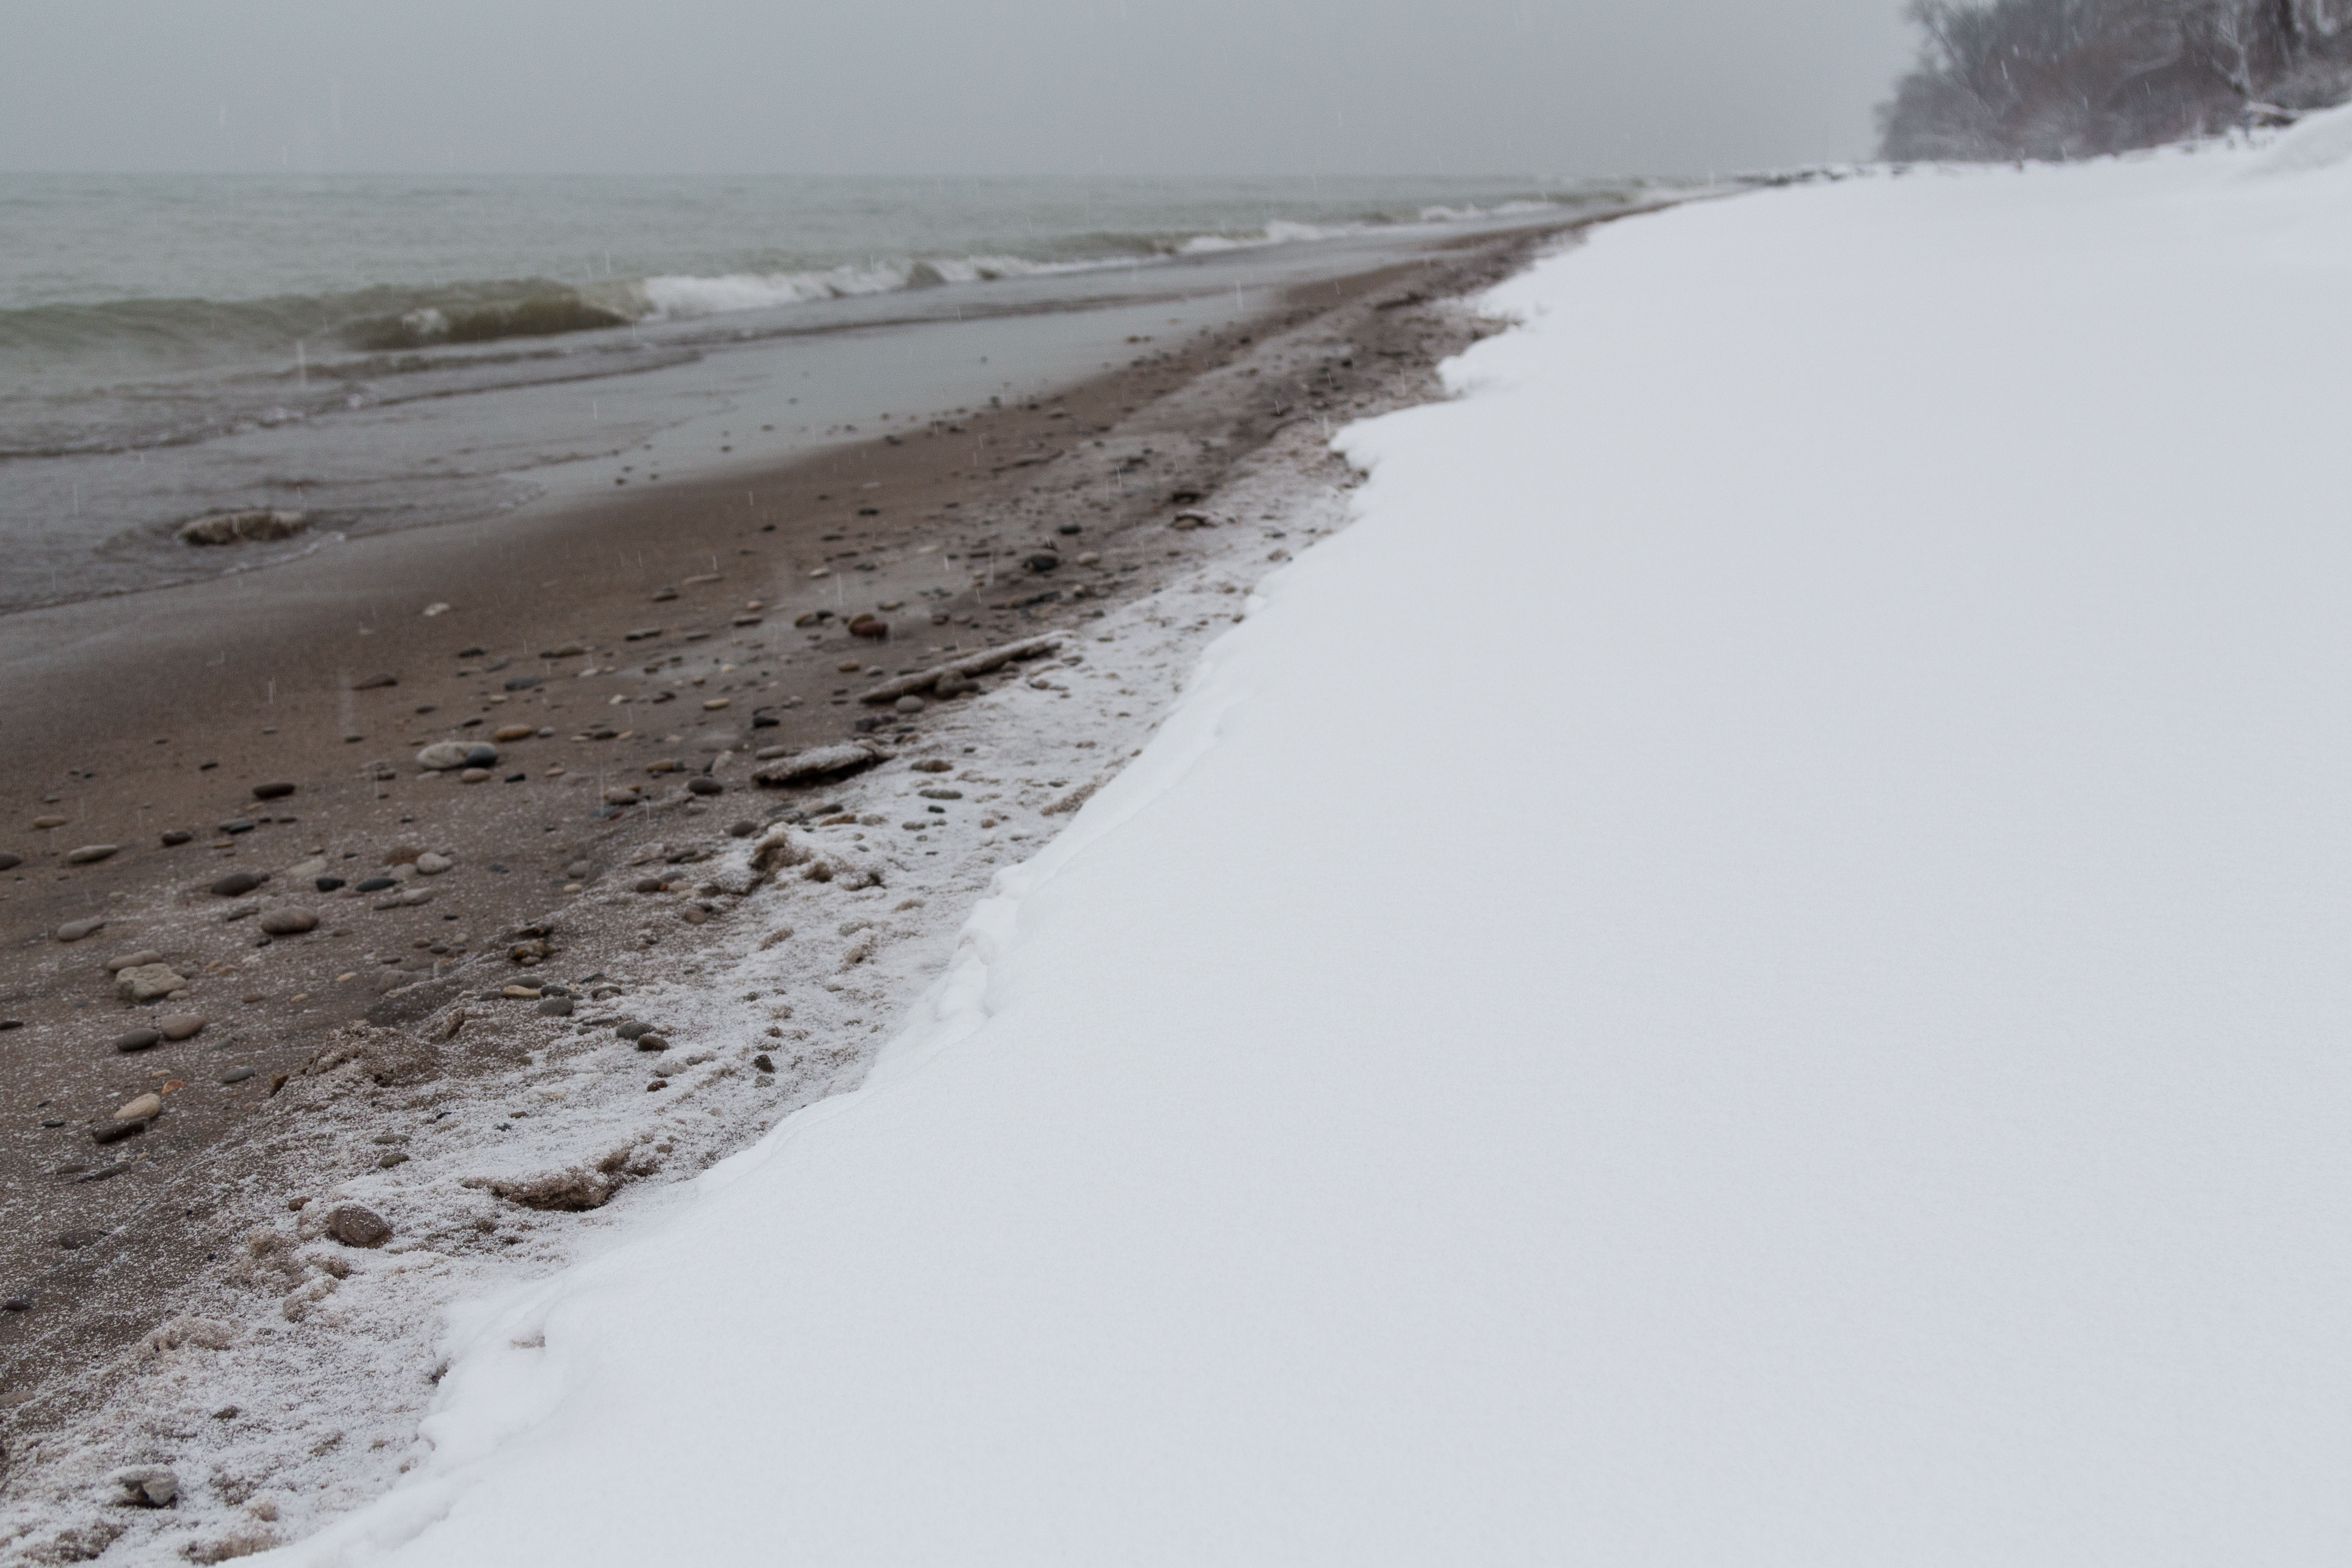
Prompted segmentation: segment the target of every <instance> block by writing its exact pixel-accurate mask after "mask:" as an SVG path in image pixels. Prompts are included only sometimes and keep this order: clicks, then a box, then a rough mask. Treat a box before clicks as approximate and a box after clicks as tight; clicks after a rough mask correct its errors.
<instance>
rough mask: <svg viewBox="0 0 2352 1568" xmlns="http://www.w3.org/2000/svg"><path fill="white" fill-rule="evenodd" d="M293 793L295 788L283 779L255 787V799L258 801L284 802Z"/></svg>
mask: <svg viewBox="0 0 2352 1568" xmlns="http://www.w3.org/2000/svg"><path fill="white" fill-rule="evenodd" d="M292 793H294V786H293V785H291V784H289V783H288V782H287V781H286V780H285V779H273V780H272V781H270V782H269V783H267V784H256V785H255V786H254V787H253V798H254V799H255V800H284V799H285V798H286V797H287V796H289V795H291V794H292Z"/></svg>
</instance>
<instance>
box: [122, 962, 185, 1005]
mask: <svg viewBox="0 0 2352 1568" xmlns="http://www.w3.org/2000/svg"><path fill="white" fill-rule="evenodd" d="M187 983H188V982H187V980H186V979H185V978H184V977H182V976H181V974H180V972H179V971H178V970H177V969H174V968H173V967H171V966H170V965H169V964H140V965H136V966H134V967H131V968H128V969H125V970H123V971H122V972H121V974H119V975H117V976H115V977H114V988H115V991H116V992H117V994H119V995H120V996H121V998H122V999H123V1000H124V1001H126V1002H159V1001H162V1000H163V998H165V997H168V996H171V995H172V994H173V993H174V992H176V991H179V990H182V989H184V988H186V986H187Z"/></svg>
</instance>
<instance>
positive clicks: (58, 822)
mask: <svg viewBox="0 0 2352 1568" xmlns="http://www.w3.org/2000/svg"><path fill="white" fill-rule="evenodd" d="M70 821H73V819H72V818H71V817H36V818H34V819H33V826H35V827H37V828H42V829H47V828H62V827H64V826H65V825H66V824H67V823H68V822H70Z"/></svg>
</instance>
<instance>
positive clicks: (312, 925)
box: [261, 909, 319, 936]
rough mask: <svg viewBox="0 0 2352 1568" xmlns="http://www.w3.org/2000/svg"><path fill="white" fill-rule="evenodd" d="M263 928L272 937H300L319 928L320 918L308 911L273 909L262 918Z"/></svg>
mask: <svg viewBox="0 0 2352 1568" xmlns="http://www.w3.org/2000/svg"><path fill="white" fill-rule="evenodd" d="M261 928H262V929H263V930H264V931H266V932H268V934H269V935H270V936H300V935H302V933H304V932H305V931H316V930H317V929H318V928H319V917H318V916H317V915H313V914H311V913H310V911H309V910H307V909H273V910H271V911H270V912H269V913H268V914H267V915H263V916H262V917H261Z"/></svg>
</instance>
